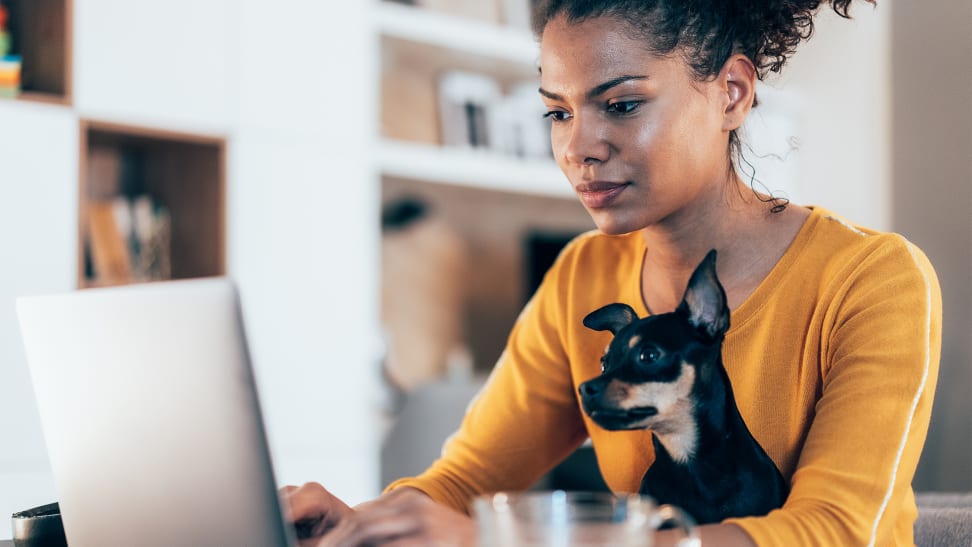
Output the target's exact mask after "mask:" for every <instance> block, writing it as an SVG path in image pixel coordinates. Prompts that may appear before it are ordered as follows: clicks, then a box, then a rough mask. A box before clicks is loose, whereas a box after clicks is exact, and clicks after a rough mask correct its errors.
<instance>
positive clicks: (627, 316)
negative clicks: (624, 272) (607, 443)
mask: <svg viewBox="0 0 972 547" xmlns="http://www.w3.org/2000/svg"><path fill="white" fill-rule="evenodd" d="M715 262H716V251H715V250H712V251H709V254H707V255H706V257H705V259H703V260H702V263H701V264H699V266H698V267H697V268H696V269H695V272H693V273H692V277H691V279H690V280H689V283H688V288H686V290H685V296H684V297H683V298H682V302H681V303H680V304H679V306H678V308H677V309H676V310H675V311H674V312H671V313H665V314H660V315H652V316H649V317H646V318H644V319H639V318H638V317H637V315H636V314H635V312H634V310H633V309H632V308H631V307H630V306H628V305H627V304H608V305H607V306H604V307H603V308H600V309H598V310H595V311H593V312H591V313H590V314H588V315H587V317H585V318H584V326H586V327H588V328H590V329H594V330H598V331H602V330H609V331H611V332H612V333H613V334H614V338H613V339H612V340H611V344H610V345H609V346H608V348H607V351H606V352H605V353H604V356H603V357H601V371H602V373H601V375H600V376H597V377H595V378H593V379H591V380H588V381H586V382H584V383H582V384H581V385H580V387H579V388H578V390H579V392H580V396H581V402H582V404H583V407H584V411H585V412H587V415H588V416H590V417H591V419H593V420H594V421H595V422H596V423H597V424H598V425H600V426H601V427H603V428H605V429H609V430H621V429H644V428H651V429H652V430H653V431H656V432H657V433H661V434H664V433H666V432H675V431H678V430H680V429H682V428H683V426H684V425H685V421H686V420H691V419H692V416H693V409H694V406H695V405H696V404H697V396H696V394H697V392H698V390H699V389H700V386H701V385H703V384H705V383H706V382H711V381H712V378H713V375H714V374H718V373H719V371H718V370H717V367H718V366H719V363H720V360H719V357H720V352H721V348H722V339H723V336H724V335H725V333H726V330H728V328H729V307H728V304H727V302H726V293H725V291H724V290H723V288H722V284H720V283H719V279H718V278H717V277H716V271H715Z"/></svg>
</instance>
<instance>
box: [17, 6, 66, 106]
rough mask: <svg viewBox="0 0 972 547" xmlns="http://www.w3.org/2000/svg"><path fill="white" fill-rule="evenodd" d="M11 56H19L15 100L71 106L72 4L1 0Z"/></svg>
mask: <svg viewBox="0 0 972 547" xmlns="http://www.w3.org/2000/svg"><path fill="white" fill-rule="evenodd" d="M2 3H3V5H4V6H5V7H6V8H7V9H8V10H9V12H10V22H9V31H10V34H11V36H12V37H13V53H14V54H17V55H20V56H21V58H22V59H21V62H22V68H21V94H20V95H18V96H17V98H16V100H24V101H37V102H45V103H54V104H68V103H70V102H71V57H72V54H71V33H72V30H71V21H72V17H73V15H72V9H73V6H72V1H71V0H3V2H2Z"/></svg>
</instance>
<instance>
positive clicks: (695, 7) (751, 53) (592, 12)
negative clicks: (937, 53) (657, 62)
mask: <svg viewBox="0 0 972 547" xmlns="http://www.w3.org/2000/svg"><path fill="white" fill-rule="evenodd" d="M865 1H867V2H869V3H871V4H875V5H876V0H865ZM851 2H852V0H540V1H539V2H537V3H536V4H535V6H534V13H533V30H534V33H535V34H536V35H537V36H538V37H539V36H541V35H542V34H543V29H544V28H545V27H546V26H547V23H548V22H549V21H550V20H551V19H553V18H555V17H558V16H560V15H564V16H566V18H567V21H569V22H581V21H583V20H586V19H591V18H595V17H601V16H608V17H615V18H617V19H619V20H621V21H625V22H627V23H628V24H630V26H631V29H632V30H633V31H635V32H638V33H639V35H640V37H641V38H643V39H644V41H645V45H646V46H647V48H648V50H649V51H651V52H652V53H655V54H658V55H669V54H671V53H673V52H680V53H683V54H684V56H685V59H686V61H687V62H688V64H689V66H691V67H692V70H693V71H694V72H695V74H696V76H697V77H698V78H699V79H705V78H707V77H711V76H714V75H715V74H718V73H719V71H720V70H721V69H722V66H723V64H725V62H726V60H728V59H729V57H731V56H732V55H734V54H736V53H742V54H743V55H746V56H747V57H748V58H749V59H750V60H751V61H752V62H753V64H754V65H755V66H756V72H757V76H758V77H759V78H760V79H763V78H764V77H765V76H766V73H767V72H768V71H771V72H779V71H780V69H782V68H783V65H784V64H785V63H786V60H787V58H788V57H789V56H790V55H792V54H793V52H794V51H795V50H796V46H797V45H799V44H800V42H801V41H803V40H806V39H808V38H810V36H811V35H812V34H813V17H814V15H815V14H816V12H817V10H818V8H819V7H820V5H821V4H824V3H830V5H831V7H833V9H834V11H835V12H837V13H838V14H839V15H841V16H842V17H845V18H850V12H849V9H850V4H851Z"/></svg>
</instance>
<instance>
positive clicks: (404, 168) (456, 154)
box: [378, 139, 573, 199]
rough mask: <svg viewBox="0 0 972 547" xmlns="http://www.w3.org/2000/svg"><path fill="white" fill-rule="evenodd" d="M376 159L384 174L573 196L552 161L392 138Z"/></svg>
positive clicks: (503, 189)
mask: <svg viewBox="0 0 972 547" xmlns="http://www.w3.org/2000/svg"><path fill="white" fill-rule="evenodd" d="M378 161H379V165H380V169H381V172H382V173H383V174H384V176H385V177H396V178H402V179H410V180H415V181H426V182H434V183H438V184H455V185H458V186H465V187H470V188H480V189H484V190H494V191H497V192H512V193H522V194H530V195H537V196H547V197H551V198H559V199H573V192H572V191H571V189H570V184H569V183H568V182H567V179H566V178H564V175H563V173H561V172H560V169H559V168H558V167H557V166H556V165H555V164H554V163H553V162H552V161H545V160H522V159H517V158H510V157H507V156H504V155H502V154H499V153H496V152H490V151H483V150H472V149H469V150H466V149H455V150H452V149H448V148H444V147H440V146H430V145H427V144H417V143H410V142H403V141H395V140H391V139H385V140H383V141H382V142H381V144H380V147H379V149H378Z"/></svg>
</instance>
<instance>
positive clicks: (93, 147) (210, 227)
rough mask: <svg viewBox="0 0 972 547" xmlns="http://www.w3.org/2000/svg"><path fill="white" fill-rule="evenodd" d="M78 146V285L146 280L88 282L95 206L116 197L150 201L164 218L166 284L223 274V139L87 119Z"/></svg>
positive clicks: (98, 279) (95, 278)
mask: <svg viewBox="0 0 972 547" xmlns="http://www.w3.org/2000/svg"><path fill="white" fill-rule="evenodd" d="M80 147H81V153H80V155H79V158H80V162H81V166H80V169H79V172H80V173H81V181H80V185H79V200H78V203H79V214H78V221H79V229H78V245H79V247H78V248H79V250H80V252H79V253H78V257H79V264H78V283H79V286H81V287H89V286H97V285H104V284H119V283H127V282H136V281H143V280H145V279H136V278H130V279H129V278H125V277H122V278H121V281H119V277H118V276H115V275H113V276H109V278H108V279H107V280H106V279H105V278H104V277H99V276H96V275H89V274H90V273H91V270H92V269H93V267H94V262H95V260H94V256H93V253H92V245H91V235H90V230H89V227H90V225H89V220H90V218H91V216H90V215H89V213H90V214H92V215H93V209H92V204H94V203H96V202H98V203H106V202H111V200H112V199H114V198H115V197H118V196H126V197H129V198H131V197H132V196H135V195H145V196H149V197H150V198H151V200H152V201H153V202H154V203H155V204H157V205H159V206H161V207H162V208H163V209H164V210H165V211H167V213H168V216H169V223H168V224H169V226H170V228H169V230H168V234H169V235H168V236H167V238H168V239H169V245H168V248H169V252H168V253H166V255H167V256H168V260H167V263H168V267H167V268H166V269H167V270H168V271H169V274H168V275H167V276H166V277H165V278H168V279H186V278H193V277H207V276H218V275H224V274H225V273H226V213H225V211H226V166H225V162H226V143H225V140H224V139H222V138H220V137H213V136H205V135H190V134H182V133H172V132H166V131H160V130H157V129H146V128H138V127H130V126H123V125H117V124H111V123H104V122H95V121H90V120H82V122H81V135H80ZM102 241H104V240H102ZM119 241H121V239H119ZM101 248H102V249H104V248H110V246H104V245H103V246H102V247H101ZM102 256H104V255H102ZM102 263H103V264H104V262H102ZM133 270H134V268H133Z"/></svg>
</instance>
